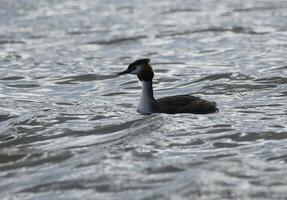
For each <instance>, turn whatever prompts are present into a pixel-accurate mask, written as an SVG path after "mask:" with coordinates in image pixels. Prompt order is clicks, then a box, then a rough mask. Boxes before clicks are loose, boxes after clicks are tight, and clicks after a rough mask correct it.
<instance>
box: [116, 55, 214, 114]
mask: <svg viewBox="0 0 287 200" xmlns="http://www.w3.org/2000/svg"><path fill="white" fill-rule="evenodd" d="M149 62H150V59H149V58H146V59H139V60H136V61H134V62H133V63H131V64H129V66H128V69H127V70H125V71H123V72H120V73H118V74H117V75H123V74H134V75H137V76H138V78H139V80H140V81H141V82H142V93H141V99H140V102H139V104H138V107H137V111H138V112H139V113H142V114H152V113H167V114H176V113H194V114H208V113H213V112H217V111H218V108H217V107H216V103H215V102H210V101H206V100H203V99H200V98H199V97H194V96H190V95H177V96H170V97H164V98H161V99H157V100H156V99H155V98H154V95H153V88H152V79H153V77H154V73H153V70H152V68H151V66H150V64H149Z"/></svg>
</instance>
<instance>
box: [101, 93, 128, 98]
mask: <svg viewBox="0 0 287 200" xmlns="http://www.w3.org/2000/svg"><path fill="white" fill-rule="evenodd" d="M122 94H128V93H127V92H112V93H107V94H103V95H102V96H107V97H110V96H118V95H122Z"/></svg>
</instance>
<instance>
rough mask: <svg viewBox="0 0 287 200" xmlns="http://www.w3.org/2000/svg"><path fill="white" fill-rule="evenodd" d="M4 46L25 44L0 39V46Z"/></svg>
mask: <svg viewBox="0 0 287 200" xmlns="http://www.w3.org/2000/svg"><path fill="white" fill-rule="evenodd" d="M5 44H26V42H24V41H20V40H5V39H0V45H5Z"/></svg>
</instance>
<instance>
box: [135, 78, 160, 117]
mask: <svg viewBox="0 0 287 200" xmlns="http://www.w3.org/2000/svg"><path fill="white" fill-rule="evenodd" d="M157 110H158V109H157V105H156V101H155V99H154V96H153V88H152V80H150V81H142V93H141V99H140V102H139V105H138V112H140V113H143V114H151V113H155V112H157Z"/></svg>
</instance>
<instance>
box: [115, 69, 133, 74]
mask: <svg viewBox="0 0 287 200" xmlns="http://www.w3.org/2000/svg"><path fill="white" fill-rule="evenodd" d="M130 72H131V70H129V69H127V70H125V71H123V72H119V73H117V74H116V75H118V76H120V75H124V74H129V73H130Z"/></svg>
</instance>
